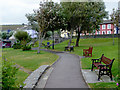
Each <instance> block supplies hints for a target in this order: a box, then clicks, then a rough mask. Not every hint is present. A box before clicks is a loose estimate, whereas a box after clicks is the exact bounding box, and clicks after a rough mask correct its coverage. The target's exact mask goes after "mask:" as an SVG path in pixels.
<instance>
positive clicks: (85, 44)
mask: <svg viewBox="0 0 120 90" xmlns="http://www.w3.org/2000/svg"><path fill="white" fill-rule="evenodd" d="M72 41H73V42H74V43H72V45H74V46H75V43H76V39H73V40H72ZM114 41H115V45H113V39H112V38H91V39H80V43H79V44H80V46H79V47H74V52H71V53H73V54H77V55H79V56H82V55H83V49H88V48H89V46H93V56H92V57H89V58H82V59H81V64H82V68H83V69H91V65H92V62H91V59H96V58H100V57H101V55H102V54H104V55H105V56H106V57H108V58H110V59H113V58H115V61H114V62H113V66H112V74H113V76H114V79H115V80H116V79H117V78H118V38H114ZM68 42H69V41H65V42H62V43H60V44H57V45H56V46H55V49H56V50H58V51H64V47H65V46H67V45H68ZM103 84H104V83H101V84H100V83H99V84H93V85H92V84H90V86H91V87H100V86H101V87H102V86H103ZM111 84H112V85H110V83H108V84H107V83H106V85H108V86H106V87H109V86H111V87H112V86H114V87H115V86H116V84H115V83H114V85H113V83H111Z"/></svg>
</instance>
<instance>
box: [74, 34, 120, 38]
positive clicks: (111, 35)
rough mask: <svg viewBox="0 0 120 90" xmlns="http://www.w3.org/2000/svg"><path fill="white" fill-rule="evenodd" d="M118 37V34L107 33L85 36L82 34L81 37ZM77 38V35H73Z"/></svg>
mask: <svg viewBox="0 0 120 90" xmlns="http://www.w3.org/2000/svg"><path fill="white" fill-rule="evenodd" d="M113 37H114V38H117V37H118V34H114V35H113V34H106V35H85V36H80V38H81V39H84V38H113ZM73 38H76V37H73Z"/></svg>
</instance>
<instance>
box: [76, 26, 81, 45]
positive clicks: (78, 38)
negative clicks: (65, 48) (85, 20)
mask: <svg viewBox="0 0 120 90" xmlns="http://www.w3.org/2000/svg"><path fill="white" fill-rule="evenodd" d="M80 29H81V27H78V36H77V40H76V45H75V46H76V47H79V40H80Z"/></svg>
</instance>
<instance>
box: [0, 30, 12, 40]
mask: <svg viewBox="0 0 120 90" xmlns="http://www.w3.org/2000/svg"><path fill="white" fill-rule="evenodd" d="M12 35H13V31H10V32H9V33H7V32H6V31H3V32H1V33H0V38H2V39H7V38H9V37H11V36H12Z"/></svg>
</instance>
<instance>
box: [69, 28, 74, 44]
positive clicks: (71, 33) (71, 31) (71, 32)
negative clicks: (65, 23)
mask: <svg viewBox="0 0 120 90" xmlns="http://www.w3.org/2000/svg"><path fill="white" fill-rule="evenodd" d="M72 35H73V30H72V29H71V30H70V40H69V43H68V46H70V45H71V42H72Z"/></svg>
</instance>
